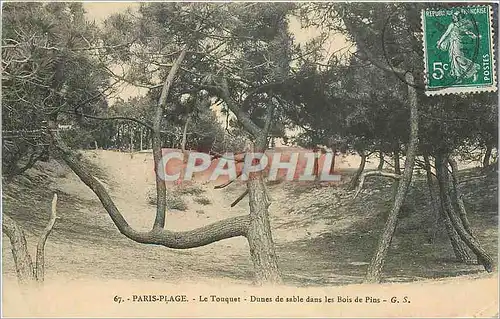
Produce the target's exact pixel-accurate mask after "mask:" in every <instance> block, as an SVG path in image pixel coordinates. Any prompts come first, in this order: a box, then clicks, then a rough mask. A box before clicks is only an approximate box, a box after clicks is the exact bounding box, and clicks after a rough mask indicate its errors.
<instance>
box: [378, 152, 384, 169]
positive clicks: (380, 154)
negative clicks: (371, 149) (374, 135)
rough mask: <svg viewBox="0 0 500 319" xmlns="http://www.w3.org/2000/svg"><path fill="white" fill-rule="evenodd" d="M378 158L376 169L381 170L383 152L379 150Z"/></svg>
mask: <svg viewBox="0 0 500 319" xmlns="http://www.w3.org/2000/svg"><path fill="white" fill-rule="evenodd" d="M378 158H379V162H378V166H377V170H379V171H381V170H382V169H384V152H382V151H379V152H378Z"/></svg>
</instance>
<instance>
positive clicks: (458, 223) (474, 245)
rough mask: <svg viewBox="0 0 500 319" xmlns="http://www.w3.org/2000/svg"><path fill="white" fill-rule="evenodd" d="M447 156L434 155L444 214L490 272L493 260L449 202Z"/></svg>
mask: <svg viewBox="0 0 500 319" xmlns="http://www.w3.org/2000/svg"><path fill="white" fill-rule="evenodd" d="M447 164H448V158H447V156H442V155H439V156H436V173H437V178H438V183H439V191H440V194H441V199H442V200H443V204H444V208H445V211H446V214H447V215H448V216H449V218H450V220H451V222H452V224H453V227H454V228H455V230H456V231H457V233H458V235H459V236H460V238H461V239H462V240H463V241H464V242H465V243H466V244H467V246H468V247H469V248H470V249H471V250H472V251H473V252H474V254H476V256H477V258H478V261H479V262H480V263H481V264H482V265H483V266H484V269H485V270H486V271H487V272H492V271H493V268H494V262H493V259H492V258H491V256H490V255H489V254H488V253H487V252H486V251H485V250H484V248H483V247H482V246H481V244H480V243H479V241H478V240H477V239H476V238H475V237H474V235H472V234H471V233H469V232H468V231H467V230H466V229H465V227H464V225H463V223H462V220H461V219H460V217H459V216H457V214H456V213H455V211H454V209H453V203H452V202H451V198H450V195H449V193H448V191H449V189H450V181H449V172H448V168H447V166H448V165H447Z"/></svg>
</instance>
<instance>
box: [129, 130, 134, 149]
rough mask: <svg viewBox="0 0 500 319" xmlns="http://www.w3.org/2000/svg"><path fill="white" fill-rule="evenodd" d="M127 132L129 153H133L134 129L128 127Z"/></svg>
mask: <svg viewBox="0 0 500 319" xmlns="http://www.w3.org/2000/svg"><path fill="white" fill-rule="evenodd" d="M128 132H129V134H130V153H133V152H134V127H133V126H132V125H129V126H128Z"/></svg>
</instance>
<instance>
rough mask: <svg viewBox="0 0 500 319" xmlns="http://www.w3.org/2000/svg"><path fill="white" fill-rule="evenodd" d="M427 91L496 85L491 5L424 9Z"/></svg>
mask: <svg viewBox="0 0 500 319" xmlns="http://www.w3.org/2000/svg"><path fill="white" fill-rule="evenodd" d="M422 26H423V31H424V33H423V44H424V60H425V89H426V90H425V93H426V95H428V96H431V95H440V94H450V93H477V92H492V91H493V92H494V91H496V89H497V84H496V74H495V73H496V72H495V71H496V69H495V54H494V49H493V29H492V15H491V6H490V5H478V6H457V7H453V8H428V9H425V10H422Z"/></svg>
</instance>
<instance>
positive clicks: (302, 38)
mask: <svg viewBox="0 0 500 319" xmlns="http://www.w3.org/2000/svg"><path fill="white" fill-rule="evenodd" d="M83 6H84V8H85V10H86V11H87V17H88V19H89V20H95V21H96V22H98V23H99V22H102V21H104V20H105V19H106V18H107V17H109V16H110V15H112V14H114V13H119V12H124V11H126V10H127V9H129V8H131V9H137V8H138V7H139V3H138V2H85V3H84V5H83ZM289 26H290V31H291V33H292V34H293V35H294V38H295V41H296V42H298V43H305V42H307V41H308V40H310V39H312V38H313V37H315V36H316V35H317V34H318V31H317V30H316V29H314V28H307V29H304V28H302V27H301V25H300V21H299V20H298V19H296V18H293V17H292V18H291V19H290V21H289ZM323 49H324V50H326V52H329V53H334V52H337V53H338V54H342V53H343V52H346V50H349V49H352V46H351V44H350V43H349V42H348V41H347V40H346V39H345V38H344V37H343V36H340V35H333V36H331V37H330V38H329V40H328V41H326V43H325V45H324V47H323ZM146 92H147V89H144V88H138V87H134V86H131V85H126V84H124V85H122V86H121V87H120V91H119V93H118V94H117V97H119V98H121V99H123V100H127V99H129V98H132V97H135V96H141V95H144V94H145V93H146ZM113 100H114V99H110V101H109V102H110V104H111V105H112V104H113ZM212 109H213V110H214V111H215V113H216V114H217V115H218V118H219V121H220V122H221V123H222V122H224V121H225V115H223V114H222V113H221V109H220V106H215V107H213V108H212ZM297 133H298V131H297V130H293V131H288V132H287V135H289V136H293V135H295V134H297ZM275 143H276V146H284V145H283V140H282V139H277V140H275Z"/></svg>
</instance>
